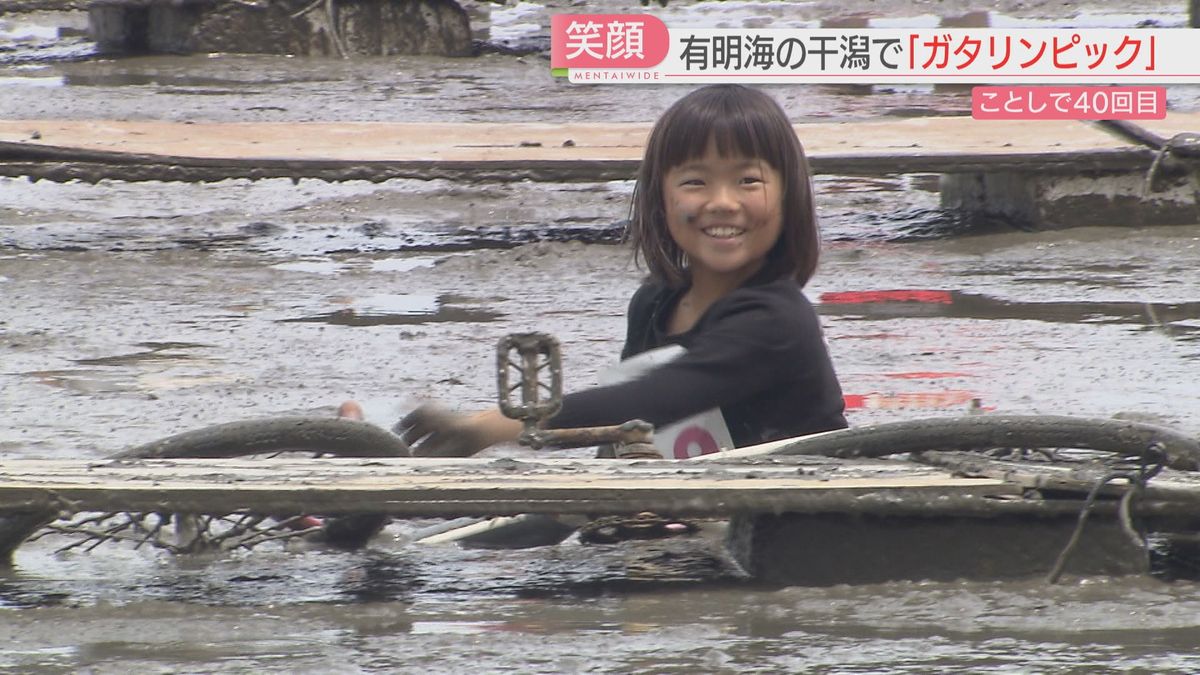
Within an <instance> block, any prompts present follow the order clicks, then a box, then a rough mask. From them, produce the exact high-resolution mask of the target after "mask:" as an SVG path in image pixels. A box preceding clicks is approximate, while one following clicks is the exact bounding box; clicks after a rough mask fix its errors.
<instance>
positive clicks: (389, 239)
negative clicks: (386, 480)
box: [0, 0, 1200, 673]
mask: <svg viewBox="0 0 1200 675" xmlns="http://www.w3.org/2000/svg"><path fill="white" fill-rule="evenodd" d="M592 7H595V8H598V9H600V10H602V11H629V10H631V9H632V10H634V11H637V10H638V9H640V7H639V6H636V5H630V4H628V3H617V2H615V0H614V1H613V2H602V3H587V5H579V6H574V5H573V6H572V8H571V9H572V11H579V10H582V9H585V8H592ZM971 10H978V11H982V12H983V14H984V16H985V17H986V19H987V20H988V21H990V22H992V23H993V25H1018V24H1019V25H1047V24H1057V25H1064V24H1073V25H1087V26H1114V27H1132V26H1135V25H1138V24H1139V23H1148V22H1150V23H1153V24H1154V25H1161V26H1180V25H1183V23H1184V22H1186V20H1187V17H1186V14H1185V13H1184V12H1185V8H1184V7H1183V3H1179V2H1157V1H1156V2H1149V3H1139V5H1138V7H1137V8H1136V11H1135V10H1134V9H1132V8H1130V7H1129V6H1128V5H1126V4H1117V3H1089V4H1087V5H1083V6H1080V7H1078V8H1074V7H1068V6H1066V5H1062V4H1060V3H1051V2H1026V3H1020V2H1015V1H1014V2H1002V3H995V4H993V3H989V4H988V5H987V6H983V5H982V4H981V3H971V2H944V3H942V2H918V3H891V2H887V3H871V4H870V5H863V4H855V3H851V4H850V5H846V4H844V3H827V2H817V3H769V4H762V3H733V2H709V3H684V2H671V3H669V5H668V7H667V8H666V10H664V12H663V13H662V16H664V17H666V18H667V19H668V20H669V21H680V22H692V25H721V24H726V25H731V26H753V25H766V24H772V25H815V22H819V21H821V20H822V19H829V18H836V17H843V18H845V17H853V16H859V17H862V16H868V15H869V16H870V17H871V18H872V21H874V22H880V24H881V25H888V24H887V22H892V25H894V24H895V22H905V21H907V22H919V23H920V25H936V24H937V23H939V22H941V21H942V20H943V19H945V18H949V19H951V20H953V19H955V18H956V17H957V18H961V17H962V16H963V15H965V14H970V13H971ZM549 11H552V10H550V9H543V8H539V6H534V5H531V4H530V3H516V4H509V5H503V6H490V5H485V4H483V3H480V4H479V5H478V6H474V7H472V8H471V12H472V17H473V18H472V21H473V26H474V27H475V28H476V31H477V35H476V37H477V39H479V40H487V41H491V42H494V43H497V44H520V43H522V41H525V42H526V43H528V42H533V43H536V41H537V39H538V37H539V36H540V35H544V25H545V22H546V21H548V19H547V17H548V13H549ZM553 11H557V9H555V10H553ZM655 11H656V13H657V12H658V10H657V9H655ZM480 17H488V20H490V21H491V27H490V29H486V34H485V28H484V27H485V26H487V21H488V20H483V19H480ZM978 19H979V17H978V16H977V17H976V19H975V20H978ZM76 21H78V15H77V14H75V13H66V14H61V13H59V14H13V13H11V12H10V13H5V14H0V46H3V47H9V46H12V49H11V50H9V51H2V52H0V93H2V95H0V116H3V117H5V118H10V119H17V118H24V119H28V118H92V117H97V116H104V117H112V118H129V119H137V118H142V119H146V118H149V119H173V120H181V121H186V120H189V119H193V120H214V121H222V120H225V121H234V120H239V121H255V120H308V119H312V120H397V121H419V120H425V121H453V120H459V121H471V120H489V121H503V120H520V121H529V120H546V121H553V120H589V121H604V120H613V121H616V120H621V121H648V120H651V119H653V118H654V117H655V116H656V115H657V114H658V113H659V112H660V111H661V110H662V109H663V108H665V107H666V105H667V104H669V103H670V102H671V101H673V100H674V99H675V98H677V97H678V96H679V95H680V94H681V93H682V91H684V89H683V88H676V87H636V86H633V87H629V88H624V87H621V88H618V87H615V86H576V85H568V84H566V83H563V82H551V81H549V80H548V78H547V75H546V73H547V70H548V62H547V61H546V60H545V59H544V58H543V56H542V55H540V54H538V53H533V54H527V55H525V56H520V57H518V56H512V55H507V54H500V53H488V54H485V55H483V56H480V57H478V58H474V59H470V60H444V59H433V58H428V57H421V58H415V57H414V58H406V59H402V60H400V59H363V60H360V61H355V62H345V61H341V60H321V59H289V58H279V57H262V56H230V55H215V56H213V57H209V58H202V57H187V58H178V57H162V58H131V59H120V60H101V59H94V58H87V57H84V58H83V60H78V61H74V60H62V59H60V58H42V57H41V56H39V54H40V55H45V54H53V53H58V52H55V51H54V50H60V51H61V50H76V51H81V50H86V49H87V48H88V47H87V45H86V40H83V39H82V38H78V37H68V38H63V39H59V38H57V37H53V36H50V37H43V36H45V35H47V34H46V33H45V30H46V28H45V27H46V26H58V25H67V24H66V23H60V22H68V23H69V22H76ZM1006 22H1007V23H1006ZM76 25H77V24H76ZM39 31H41V32H39ZM73 41H74V42H73ZM76 51H73V52H72V53H76ZM71 58H75V57H71ZM772 93H774V94H775V95H777V96H778V97H779V98H780V99H781V100H782V101H783V102H784V104H785V106H786V107H787V109H788V111H789V113H790V114H792V115H793V116H794V117H795V118H796V119H797V121H801V120H805V119H814V120H815V119H830V118H834V119H842V118H846V119H849V118H867V117H876V116H884V115H892V116H896V115H925V114H935V113H936V114H952V113H965V112H966V110H967V104H968V100H969V99H968V93H967V91H966V90H965V89H962V88H933V87H912V88H905V89H901V88H897V89H887V90H882V89H880V88H878V87H871V88H861V87H860V88H850V87H778V88H773V89H772ZM1198 101H1200V97H1198V96H1197V93H1196V89H1195V88H1192V87H1170V88H1169V93H1168V102H1169V105H1171V106H1173V107H1175V108H1176V109H1190V110H1195V109H1197V108H1198V107H1200V104H1198ZM631 187H632V186H631V185H630V184H629V183H628V182H625V181H613V182H606V183H594V184H567V183H541V184H532V183H522V182H517V183H506V184H489V183H479V184H462V183H455V182H451V181H444V180H443V181H427V182H426V181H415V180H394V181H387V182H385V183H380V184H373V183H366V182H360V181H349V182H345V183H323V182H319V181H307V180H301V181H299V182H298V183H295V184H293V183H292V182H291V181H289V180H262V181H257V182H253V181H248V180H229V181H223V182H219V183H213V184H190V183H171V182H148V183H137V184H134V183H120V182H112V181H101V182H100V183H98V184H96V185H90V184H85V183H65V184H58V183H48V182H39V183H30V182H28V181H25V180H23V179H12V178H3V179H0V306H2V311H0V409H2V410H3V411H4V412H5V423H4V424H3V425H0V456H8V457H101V456H104V455H107V454H111V453H114V452H117V451H120V450H121V449H124V448H127V447H130V446H133V445H136V444H139V443H143V442H147V441H150V440H154V439H156V438H160V437H163V436H167V435H170V434H173V433H176V432H180V431H185V430H188V429H193V428H196V427H199V426H204V425H208V424H211V423H214V422H224V421H229V420H234V419H243V418H247V417H265V416H274V415H286V414H295V413H312V412H316V413H321V414H330V415H332V414H333V406H334V405H336V403H337V402H339V401H341V400H343V399H345V398H357V399H360V400H362V401H364V402H365V404H366V407H367V413H368V417H369V419H372V420H373V421H376V422H379V423H381V424H387V425H390V424H391V423H392V422H393V421H395V420H396V419H397V418H398V416H399V415H400V414H401V413H402V412H403V411H405V410H407V409H408V408H409V407H410V406H411V405H412V404H413V403H414V402H415V401H417V400H423V399H428V398H436V399H439V400H441V401H443V402H446V403H447V404H449V405H451V406H453V407H459V408H462V409H474V408H476V407H480V406H485V405H490V404H491V402H492V400H493V398H494V396H495V391H494V390H495V384H494V382H493V381H492V378H493V365H492V363H493V358H494V356H493V348H494V344H495V342H496V340H497V339H498V338H499V337H500V336H502V335H504V334H506V333H509V332H514V331H528V330H542V331H547V332H550V333H553V334H555V335H557V336H558V337H559V338H560V340H561V341H562V343H563V345H564V360H565V370H566V386H567V388H568V389H574V388H578V387H582V386H587V385H589V384H591V383H593V382H595V381H596V378H597V374H598V372H599V371H600V370H601V369H603V368H605V367H606V366H607V365H608V364H611V363H613V362H614V361H615V359H616V355H617V353H618V352H619V349H620V343H621V340H622V337H623V335H624V316H623V315H624V309H625V304H626V302H627V301H628V297H629V294H630V292H631V291H632V290H633V289H634V288H635V287H636V285H637V283H638V281H639V279H640V277H641V274H642V272H641V271H639V270H638V269H637V268H636V267H634V266H633V265H632V264H631V261H630V256H629V253H628V251H626V250H624V249H623V248H621V247H619V246H616V245H613V244H612V243H611V242H612V240H613V239H615V238H616V237H617V236H619V232H620V224H621V221H622V219H623V218H625V217H626V208H627V202H628V197H629V193H630V190H631ZM936 189H937V181H936V177H932V176H906V177H889V178H880V179H869V180H868V179H849V178H843V177H836V176H829V177H821V178H820V179H818V181H817V192H818V194H819V202H818V207H819V211H820V215H821V217H822V223H823V231H824V235H825V239H826V242H827V243H826V248H825V255H824V259H823V264H822V267H821V269H820V271H819V272H818V275H817V277H816V278H815V280H814V281H813V282H812V284H810V287H809V290H808V292H809V295H810V297H811V298H813V299H814V301H817V302H818V303H819V307H820V311H821V312H822V318H823V323H824V326H825V329H826V337H827V339H828V342H829V345H830V349H831V352H832V354H833V358H834V361H835V364H836V366H837V369H838V372H839V376H840V378H841V380H842V382H843V386H844V388H845V391H846V393H847V394H848V396H849V397H850V398H849V400H850V402H851V408H850V411H849V417H850V419H851V421H852V423H855V424H861V423H866V422H870V421H883V420H896V419H911V418H917V417H925V416H938V415H959V414H963V413H964V412H966V410H967V408H968V407H969V406H970V405H971V401H972V399H979V400H980V403H981V406H982V408H983V410H984V412H985V414H986V412H988V411H996V412H1004V413H1050V414H1078V415H1086V416H1091V417H1112V416H1121V417H1125V418H1130V419H1137V420H1144V421H1153V422H1156V423H1160V424H1167V425H1170V426H1173V427H1175V428H1178V429H1180V430H1182V431H1185V432H1187V433H1191V434H1193V435H1194V434H1197V433H1200V419H1198V418H1197V417H1196V411H1197V410H1198V409H1200V405H1198V404H1200V389H1198V388H1197V386H1196V385H1195V381H1196V372H1197V368H1198V367H1200V341H1198V340H1197V329H1200V318H1198V317H1197V310H1196V307H1197V306H1198V303H1200V277H1198V276H1197V275H1196V274H1195V261H1196V259H1197V255H1198V254H1200V223H1196V224H1194V225H1184V226H1178V227H1163V228H1141V229H1132V230H1131V229H1115V228H1105V227H1087V228H1077V229H1073V230H1068V231H1062V232H1054V233H1045V232H1023V231H1014V230H1012V229H1010V228H1007V227H1006V226H1005V225H1004V224H1003V223H983V224H981V223H962V222H955V221H953V220H952V219H947V218H945V217H944V215H942V214H939V213H938V212H937V210H936V204H937V192H936ZM882 214H887V215H886V216H885V215H882ZM606 242H608V243H606ZM894 290H907V291H920V292H923V293H932V294H934V295H932V296H930V295H922V294H916V295H913V296H912V297H918V298H926V299H928V298H930V297H944V298H946V299H947V300H948V302H940V301H939V302H932V303H931V302H919V301H914V300H906V301H901V300H896V299H895V296H892V298H891V299H888V296H877V297H876V299H875V300H874V301H872V302H858V303H856V304H847V303H845V302H840V303H839V302H834V301H833V299H836V298H839V297H840V298H843V299H844V298H845V297H847V296H846V295H844V294H847V293H863V292H878V291H894ZM838 294H841V295H838ZM939 294H940V295H939ZM860 299H861V296H860ZM489 452H491V453H493V454H520V453H522V452H527V451H523V450H520V449H512V448H504V449H497V450H494V451H489ZM429 524H430V523H423V522H405V523H399V524H396V525H393V526H391V527H389V528H388V529H387V530H385V532H384V535H383V536H382V537H381V538H379V539H377V540H376V541H375V542H374V543H373V544H372V546H371V547H370V549H369V550H367V551H362V552H355V553H347V552H334V551H322V550H314V551H307V552H305V551H284V550H263V551H256V552H254V553H252V554H249V555H245V556H230V557H218V558H205V559H172V558H167V557H160V556H159V555H157V554H155V553H153V552H150V551H146V550H141V549H137V550H135V549H132V548H131V547H125V548H122V547H109V548H105V549H101V550H98V551H96V552H95V553H93V554H91V555H78V554H75V555H67V556H55V555H53V553H52V552H53V550H54V548H55V547H54V545H53V542H50V541H42V542H36V543H34V544H31V545H29V546H26V547H22V549H21V550H20V551H18V554H17V558H16V567H15V569H14V570H12V571H8V572H4V573H0V669H10V670H14V671H21V672H29V671H34V672H76V671H79V670H91V671H93V672H117V671H120V672H129V671H131V670H132V671H143V670H151V671H159V670H161V671H167V670H170V671H174V672H215V671H216V672H220V671H224V672H235V671H245V670H255V671H259V672H285V671H286V672H295V671H306V670H308V671H329V672H360V671H371V670H396V671H399V672H414V671H430V670H432V671H436V672H468V671H470V672H477V671H478V670H479V669H480V667H481V666H482V667H485V668H486V669H487V670H489V671H495V672H609V671H611V672H630V671H643V670H649V671H655V672H698V671H703V672H742V671H775V672H787V671H802V670H809V671H826V672H835V671H836V672H928V671H931V670H940V671H947V672H981V671H983V672H987V671H992V672H1002V671H1009V672H1011V671H1040V672H1046V671H1054V672H1089V673H1092V672H1128V671H1152V672H1180V673H1184V672H1195V671H1197V670H1200V657H1198V656H1197V655H1196V654H1195V650H1194V645H1195V644H1196V641H1197V640H1198V639H1200V628H1198V627H1197V623H1196V618H1195V617H1196V616H1197V613H1198V611H1200V588H1198V587H1197V586H1196V585H1194V584H1190V583H1182V582H1181V583H1174V584H1164V583H1162V582H1158V581H1152V580H1145V579H1138V578H1125V579H1106V578H1100V579H1092V580H1085V581H1081V580H1078V579H1071V580H1068V581H1069V583H1066V584H1064V585H1061V586H1055V587H1046V586H1043V585H1042V584H1041V583H1040V582H1010V583H1003V584H971V583H912V584H908V583H896V584H881V585H873V586H854V587H849V586H846V587H833V588H827V589H780V588H774V587H765V586H762V585H758V584H754V583H750V582H748V581H747V580H746V579H745V578H744V577H743V576H742V574H741V573H740V571H739V570H737V569H736V568H735V567H734V566H732V564H731V563H730V561H729V560H728V558H727V557H726V556H725V555H724V553H723V552H722V551H721V550H720V549H718V548H715V547H714V546H712V542H711V541H710V540H708V539H705V538H703V537H701V538H699V539H694V538H679V539H673V540H666V541H665V542H659V543H654V544H649V545H647V544H644V543H639V544H636V545H632V544H621V545H616V546H609V547H592V546H583V545H581V544H579V543H578V542H577V541H574V540H568V542H566V543H564V544H563V545H561V546H556V547H549V548H539V549H530V550H527V551H485V550H463V549H458V548H453V547H418V546H413V545H411V544H410V543H409V538H410V537H411V536H412V534H413V533H414V532H416V531H418V530H419V529H420V528H421V527H424V526H426V525H429ZM814 545H819V544H814Z"/></svg>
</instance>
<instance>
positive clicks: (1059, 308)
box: [818, 289, 1200, 340]
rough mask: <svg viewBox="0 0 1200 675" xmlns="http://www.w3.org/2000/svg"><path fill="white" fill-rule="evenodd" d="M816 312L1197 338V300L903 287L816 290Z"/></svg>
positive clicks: (1199, 307)
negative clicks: (1096, 327) (1125, 328)
mask: <svg viewBox="0 0 1200 675" xmlns="http://www.w3.org/2000/svg"><path fill="white" fill-rule="evenodd" d="M818 311H819V312H820V313H821V314H825V315H829V316H840V317H848V318H861V319H885V318H886V319H900V318H905V319H908V318H920V317H942V318H961V319H992V320H996V319H1003V320H1012V319H1016V320H1022V319H1027V320H1032V321H1047V322H1051V323H1078V324H1140V325H1141V326H1143V327H1145V328H1146V329H1147V330H1157V331H1160V332H1162V333H1163V334H1164V335H1169V336H1172V337H1180V338H1184V339H1189V340H1192V339H1200V327H1198V325H1197V320H1198V319H1200V302H1180V303H1166V302H1085V301H1070V302H1068V301H1064V302H1053V301H1050V302H1013V301H1009V300H1000V299H998V298H993V297H990V296H987V295H980V294H975V293H964V292H961V291H940V290H914V289H908V290H887V291H845V292H833V293H822V294H821V295H820V304H819V305H818Z"/></svg>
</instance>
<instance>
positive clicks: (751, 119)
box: [659, 90, 795, 171]
mask: <svg viewBox="0 0 1200 675" xmlns="http://www.w3.org/2000/svg"><path fill="white" fill-rule="evenodd" d="M714 93H715V94H717V95H714V96H710V97H708V100H705V101H700V102H698V103H700V104H699V105H693V106H689V107H687V108H680V109H679V110H676V111H675V116H674V119H672V120H671V124H670V125H668V126H667V127H666V128H665V129H664V135H663V137H662V139H661V141H662V143H661V145H660V147H662V148H663V149H664V150H665V153H664V154H665V156H664V157H662V160H661V161H660V163H659V166H660V167H663V168H670V167H675V166H679V165H680V164H683V163H685V162H687V161H690V160H694V159H698V158H700V157H702V156H703V155H704V153H705V151H706V150H707V149H708V145H709V143H715V144H716V150H717V154H718V155H720V156H721V157H722V158H728V157H749V158H753V159H762V160H766V162H767V163H768V164H770V165H771V168H773V169H775V170H776V171H778V170H780V169H783V168H784V167H786V166H788V165H789V164H790V163H789V162H788V161H787V160H786V158H785V156H784V153H786V152H787V151H788V150H789V149H791V148H793V147H794V146H793V145H792V143H793V142H794V141H792V139H793V138H794V137H795V133H794V132H793V131H792V129H791V126H790V125H787V126H784V127H782V128H781V127H780V124H779V122H778V116H777V115H773V114H769V113H770V112H774V111H767V110H763V109H762V108H761V107H760V106H758V105H754V104H753V103H754V102H753V101H747V97H746V96H745V95H744V94H743V93H742V92H739V91H737V90H728V91H719V92H714ZM748 104H749V105H748ZM789 136H790V138H789ZM789 141H791V142H789Z"/></svg>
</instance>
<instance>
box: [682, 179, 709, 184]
mask: <svg viewBox="0 0 1200 675" xmlns="http://www.w3.org/2000/svg"><path fill="white" fill-rule="evenodd" d="M679 184H680V185H704V181H702V180H700V179H699V178H685V179H684V180H683V181H681V182H680V183H679Z"/></svg>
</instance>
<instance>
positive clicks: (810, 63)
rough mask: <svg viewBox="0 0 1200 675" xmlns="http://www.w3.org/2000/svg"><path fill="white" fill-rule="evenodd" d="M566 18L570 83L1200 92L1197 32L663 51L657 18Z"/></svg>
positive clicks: (1034, 31) (680, 34) (678, 33)
mask: <svg viewBox="0 0 1200 675" xmlns="http://www.w3.org/2000/svg"><path fill="white" fill-rule="evenodd" d="M575 16H576V15H557V16H555V17H553V23H552V28H551V32H552V48H551V60H552V65H553V67H554V68H557V69H567V71H568V72H567V75H568V77H569V79H570V80H571V81H572V82H613V83H617V82H627V83H637V82H714V81H723V82H824V83H872V82H878V83H885V82H909V83H938V82H961V83H970V84H986V83H1003V84H1031V83H1060V84H1061V83H1071V82H1074V83H1081V84H1118V83H1126V84H1129V83H1138V84H1148V83H1160V84H1168V83H1193V82H1200V40H1198V38H1200V31H1198V30H1192V29H1184V28H1164V29H1107V28H1105V29H1091V28H1088V29H1070V28H1024V29H1007V28H1005V29H1001V28H922V29H890V28H889V29H882V28H881V29H874V28H855V29H844V28H832V29H824V28H818V29H717V28H679V29H669V28H668V29H666V31H665V32H666V35H665V39H666V41H667V48H666V49H665V50H664V49H663V48H662V47H663V45H662V41H663V39H664V35H663V29H662V22H661V21H659V20H658V19H657V18H655V17H650V16H648V15H636V14H627V15H607V16H606V15H586V16H584V17H583V19H585V20H583V21H576V20H574V17H575ZM645 35H653V36H654V39H653V40H652V41H650V40H645V39H644V37H643V36H645ZM643 44H653V53H650V52H649V50H643V51H637V49H636V47H638V46H639V45H643ZM614 45H616V46H617V47H618V50H617V51H613V50H612V47H613V46H614ZM559 72H560V73H561V72H562V71H561V70H560V71H559Z"/></svg>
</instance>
